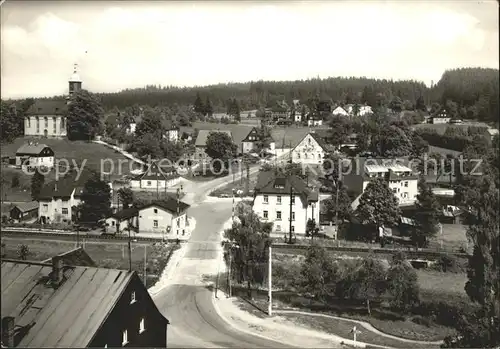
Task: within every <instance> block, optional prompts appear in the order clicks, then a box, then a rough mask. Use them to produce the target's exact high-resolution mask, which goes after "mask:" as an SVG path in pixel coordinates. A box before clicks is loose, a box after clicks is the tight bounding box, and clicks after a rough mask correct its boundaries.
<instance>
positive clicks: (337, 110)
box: [332, 106, 349, 116]
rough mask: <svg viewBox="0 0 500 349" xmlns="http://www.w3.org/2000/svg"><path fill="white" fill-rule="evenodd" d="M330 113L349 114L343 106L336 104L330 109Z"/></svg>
mask: <svg viewBox="0 0 500 349" xmlns="http://www.w3.org/2000/svg"><path fill="white" fill-rule="evenodd" d="M332 114H333V115H342V116H349V113H348V112H347V111H346V110H345V109H344V108H342V107H341V106H338V107H337V108H335V109H334V110H333V111H332Z"/></svg>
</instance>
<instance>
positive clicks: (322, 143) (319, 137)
mask: <svg viewBox="0 0 500 349" xmlns="http://www.w3.org/2000/svg"><path fill="white" fill-rule="evenodd" d="M309 135H310V136H311V137H312V139H314V140H315V141H316V142H318V145H319V146H320V147H321V148H322V149H323V150H324V151H326V152H328V151H330V147H329V145H328V144H327V143H326V142H325V140H324V134H323V133H322V134H318V133H316V132H309V133H308V134H306V135H305V136H304V137H303V138H302V139H301V140H300V142H299V143H297V145H296V146H295V147H294V149H295V148H297V147H298V146H299V144H300V143H302V141H303V140H304V139H306V137H307V136H309Z"/></svg>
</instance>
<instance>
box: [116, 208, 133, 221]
mask: <svg viewBox="0 0 500 349" xmlns="http://www.w3.org/2000/svg"><path fill="white" fill-rule="evenodd" d="M138 213H139V210H138V209H137V208H135V207H131V208H126V209H124V210H121V211H118V212H115V213H113V214H112V215H111V218H116V219H118V220H120V221H123V220H125V219H129V218H132V217H135V216H137V214H138Z"/></svg>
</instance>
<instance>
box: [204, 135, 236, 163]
mask: <svg viewBox="0 0 500 349" xmlns="http://www.w3.org/2000/svg"><path fill="white" fill-rule="evenodd" d="M236 151H237V146H236V144H234V142H233V140H232V139H231V137H230V136H229V135H228V134H226V133H223V132H210V133H209V134H208V137H207V143H206V147H205V153H207V155H208V156H210V157H211V158H212V159H213V160H215V159H218V160H220V162H219V161H214V162H213V166H214V169H215V170H216V171H217V172H218V171H220V169H221V168H220V166H221V165H222V164H224V165H225V166H229V161H230V160H231V159H234V157H235V155H236ZM221 162H222V164H221Z"/></svg>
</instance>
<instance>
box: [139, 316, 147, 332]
mask: <svg viewBox="0 0 500 349" xmlns="http://www.w3.org/2000/svg"><path fill="white" fill-rule="evenodd" d="M144 331H146V327H145V323H144V318H142V319H141V322H139V333H142V332H144Z"/></svg>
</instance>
